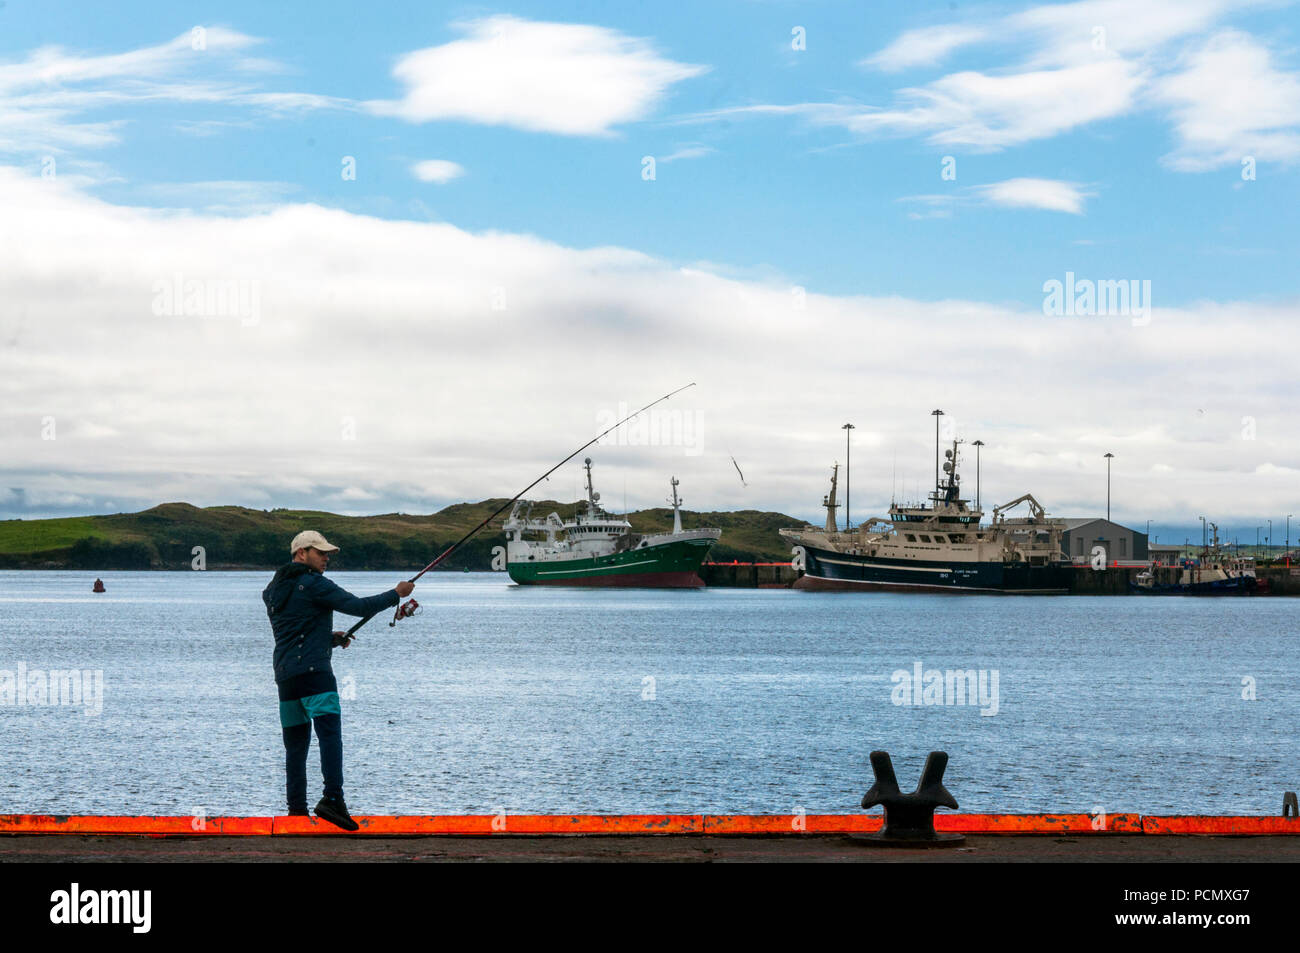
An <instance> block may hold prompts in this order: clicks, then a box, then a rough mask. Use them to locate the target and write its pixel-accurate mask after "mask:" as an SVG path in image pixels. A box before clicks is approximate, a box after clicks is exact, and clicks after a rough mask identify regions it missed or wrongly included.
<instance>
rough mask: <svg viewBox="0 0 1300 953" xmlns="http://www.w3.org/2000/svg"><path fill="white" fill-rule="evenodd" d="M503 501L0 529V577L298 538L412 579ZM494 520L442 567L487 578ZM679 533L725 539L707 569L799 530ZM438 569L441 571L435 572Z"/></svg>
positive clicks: (273, 546) (182, 512)
mask: <svg viewBox="0 0 1300 953" xmlns="http://www.w3.org/2000/svg"><path fill="white" fill-rule="evenodd" d="M504 502H505V500H504V499H495V500H482V501H480V502H478V503H456V504H453V505H452V506H448V507H446V508H445V509H443V510H440V511H438V512H437V513H433V514H429V515H410V514H405V513H385V514H382V515H378V516H340V515H338V514H336V513H324V512H320V511H317V510H287V509H276V510H251V509H247V508H245V507H242V506H209V507H206V508H200V507H197V506H191V505H190V504H189V503H163V504H161V505H160V506H155V507H153V508H151V509H147V510H144V511H142V512H139V513H117V514H114V515H111V516H73V517H66V518H62V519H42V520H19V519H15V520H3V521H0V569H189V568H191V563H192V561H193V560H194V559H195V558H196V557H195V555H194V548H195V547H196V546H201V547H203V551H204V557H205V560H206V566H207V568H209V569H269V568H273V567H275V566H278V565H280V564H281V563H283V562H285V561H287V560H288V558H289V553H288V549H289V540H291V539H292V538H293V537H294V535H295V534H296V533H298V532H300V531H301V530H304V529H315V530H319V531H320V532H321V533H324V534H325V536H326V537H327V538H328V539H329V540H330V542H332V543H334V544H335V545H337V546H339V547H340V552H339V554H338V555H337V556H336V557H334V559H333V561H332V563H331V567H332V568H334V569H397V570H412V571H413V570H416V569H419V568H421V567H422V566H424V565H426V564H427V563H429V562H430V561H431V560H432V559H433V558H434V557H435V556H437V555H438V554H439V553H440V552H442V551H443V550H444V549H446V548H447V547H448V546H449V545H451V544H452V543H454V542H455V541H456V540H458V539H460V537H461V536H463V535H464V534H465V533H467V532H469V530H470V529H472V528H473V527H474V526H475V525H476V524H478V523H479V522H480V521H481V520H483V519H484V518H485V517H487V516H488V514H490V513H491V512H492V511H493V510H495V509H496V508H497V507H499V506H500V505H501V504H502V503H504ZM577 506H578V504H577V503H557V502H555V501H553V500H546V501H542V502H539V503H537V504H536V505H535V506H534V509H533V513H534V515H535V516H536V515H543V514H546V513H549V512H551V511H555V512H557V513H559V514H560V516H561V517H564V518H570V517H572V516H573V514H574V512H575V511H576V510H577ZM501 519H502V517H498V518H497V519H496V520H495V521H494V522H493V525H492V526H491V527H488V528H487V529H484V530H483V531H482V532H480V533H479V534H478V535H477V536H476V537H474V539H472V540H471V541H470V542H469V543H467V544H466V545H465V546H464V547H462V548H461V549H459V550H457V552H456V554H455V555H454V556H452V557H451V559H449V560H448V561H447V562H446V563H444V564H443V567H445V568H447V569H487V568H488V565H489V563H490V561H491V553H492V547H493V546H498V545H501V543H502V541H503V540H502V536H501V530H500V526H501ZM628 519H629V520H630V521H631V523H632V526H633V528H634V529H636V530H637V531H639V532H654V531H665V530H668V529H670V528H671V527H672V510H670V509H666V508H659V509H652V510H642V511H639V512H635V513H629V514H628ZM682 523H683V525H684V526H686V527H688V528H690V527H699V526H717V527H721V528H722V539H721V541H720V542H719V543H718V545H717V546H715V547H714V549H713V554H712V556H711V558H712V559H715V560H718V561H730V560H733V559H738V560H740V561H741V562H749V561H754V562H784V561H787V560H788V559H789V558H790V547H789V546H788V545H787V544H786V543H785V541H784V540H783V539H781V537H780V536H779V535H778V534H777V530H778V529H779V528H781V527H787V526H798V525H801V523H802V521H801V520H798V519H795V518H794V517H792V516H785V515H783V514H781V513H763V512H759V511H757V510H742V511H740V512H735V513H695V512H691V511H688V510H683V511H682ZM440 568H442V567H440Z"/></svg>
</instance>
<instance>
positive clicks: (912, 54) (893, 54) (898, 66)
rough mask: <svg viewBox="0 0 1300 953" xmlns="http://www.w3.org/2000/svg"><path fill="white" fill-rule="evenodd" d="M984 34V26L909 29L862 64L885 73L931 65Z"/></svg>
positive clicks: (985, 34) (959, 25) (979, 38)
mask: <svg viewBox="0 0 1300 953" xmlns="http://www.w3.org/2000/svg"><path fill="white" fill-rule="evenodd" d="M987 34H988V31H987V30H986V29H985V28H984V27H978V26H972V25H966V24H947V23H945V24H940V25H939V26H930V27H922V28H921V29H919V30H908V31H907V32H905V33H903V34H902V35H901V36H900V37H899V38H898V39H896V40H895V41H894V42H892V43H890V44H889V45H888V46H887V47H885V48H884V49H883V50H881V51H880V52H879V53H876V54H875V55H874V56H870V57H868V58H867V59H865V60H863V64H864V65H866V66H874V67H876V68H877V69H882V70H885V71H886V72H896V71H897V70H902V69H907V68H909V67H913V66H933V65H934V64H936V63H938V62H939V61H940V60H942V59H943V58H944V57H945V56H947V55H948V54H949V53H951V52H952V51H953V50H955V49H957V48H958V47H961V46H968V45H969V44H971V43H975V42H976V41H978V40H982V39H984V38H985V37H986V36H987Z"/></svg>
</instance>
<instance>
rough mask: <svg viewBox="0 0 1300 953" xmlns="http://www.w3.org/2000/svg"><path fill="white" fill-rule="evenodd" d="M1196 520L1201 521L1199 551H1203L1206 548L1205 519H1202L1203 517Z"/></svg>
mask: <svg viewBox="0 0 1300 953" xmlns="http://www.w3.org/2000/svg"><path fill="white" fill-rule="evenodd" d="M1197 519H1199V520H1200V521H1201V549H1205V548H1206V542H1205V517H1204V516H1198V517H1197Z"/></svg>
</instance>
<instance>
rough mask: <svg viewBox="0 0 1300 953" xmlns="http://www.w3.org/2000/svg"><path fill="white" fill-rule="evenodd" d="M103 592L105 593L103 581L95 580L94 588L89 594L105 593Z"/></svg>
mask: <svg viewBox="0 0 1300 953" xmlns="http://www.w3.org/2000/svg"><path fill="white" fill-rule="evenodd" d="M105 591H106V590H105V589H104V580H102V579H96V580H95V588H94V589H92V590H91V592H105Z"/></svg>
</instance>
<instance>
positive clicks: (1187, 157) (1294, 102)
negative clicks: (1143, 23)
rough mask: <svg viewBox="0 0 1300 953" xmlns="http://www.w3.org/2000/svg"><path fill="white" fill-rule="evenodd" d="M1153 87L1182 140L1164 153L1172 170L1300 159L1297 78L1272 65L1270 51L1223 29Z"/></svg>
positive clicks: (1193, 170) (1261, 45)
mask: <svg viewBox="0 0 1300 953" xmlns="http://www.w3.org/2000/svg"><path fill="white" fill-rule="evenodd" d="M1180 65H1181V69H1180V70H1179V71H1178V72H1176V73H1174V74H1172V75H1169V76H1166V77H1164V78H1163V79H1162V80H1161V81H1160V82H1159V83H1158V84H1157V90H1156V96H1157V98H1158V99H1159V100H1160V101H1162V102H1164V103H1166V104H1167V105H1168V106H1169V108H1170V112H1171V115H1172V117H1173V120H1174V129H1175V132H1176V133H1177V135H1178V138H1179V145H1178V148H1177V149H1175V150H1174V151H1173V152H1172V153H1171V154H1170V155H1168V156H1166V162H1167V163H1168V164H1169V165H1170V166H1171V167H1172V168H1174V169H1178V170H1180V171H1187V172H1199V171H1203V170H1206V169H1212V168H1217V167H1219V166H1222V165H1232V164H1236V163H1238V162H1240V161H1241V159H1242V157H1244V156H1254V157H1255V158H1256V159H1257V160H1258V161H1261V162H1267V161H1280V162H1294V161H1295V160H1296V159H1297V158H1300V77H1297V75H1296V74H1295V73H1286V72H1282V71H1280V70H1278V69H1276V68H1274V66H1273V58H1272V54H1271V53H1270V51H1269V49H1268V48H1267V47H1266V46H1264V45H1263V44H1262V43H1260V42H1258V41H1256V40H1255V39H1254V38H1252V37H1250V36H1249V35H1247V34H1245V33H1240V32H1237V31H1225V32H1223V33H1220V34H1218V35H1217V36H1214V37H1212V38H1211V39H1210V40H1208V41H1207V42H1206V43H1205V44H1203V45H1202V46H1200V47H1199V48H1197V49H1196V50H1194V51H1192V52H1191V53H1190V54H1188V55H1187V57H1186V58H1185V59H1184V60H1183V62H1182V63H1181V64H1180Z"/></svg>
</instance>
